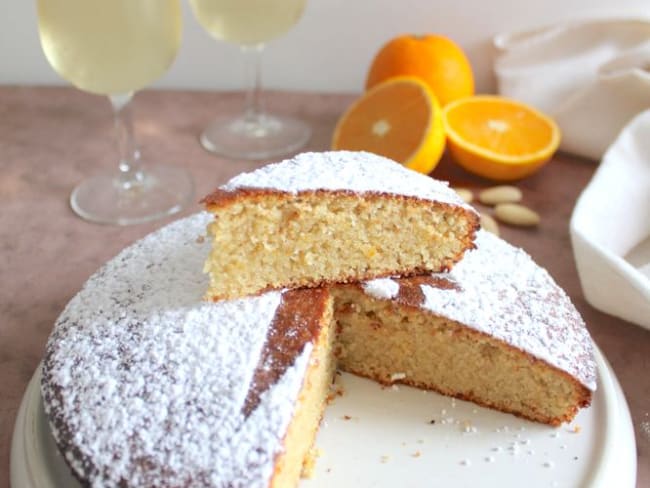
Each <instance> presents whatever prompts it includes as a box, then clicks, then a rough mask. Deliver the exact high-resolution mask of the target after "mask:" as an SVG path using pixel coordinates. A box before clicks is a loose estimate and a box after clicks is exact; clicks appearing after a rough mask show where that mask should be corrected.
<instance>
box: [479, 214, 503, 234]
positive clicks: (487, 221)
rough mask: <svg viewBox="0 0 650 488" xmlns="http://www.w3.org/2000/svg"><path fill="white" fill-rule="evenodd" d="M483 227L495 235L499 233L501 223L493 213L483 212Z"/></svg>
mask: <svg viewBox="0 0 650 488" xmlns="http://www.w3.org/2000/svg"><path fill="white" fill-rule="evenodd" d="M481 228H482V229H485V230H486V231H488V232H491V233H492V234H494V235H495V236H498V235H499V224H497V221H496V220H494V219H493V218H492V216H491V215H488V214H486V213H483V212H481Z"/></svg>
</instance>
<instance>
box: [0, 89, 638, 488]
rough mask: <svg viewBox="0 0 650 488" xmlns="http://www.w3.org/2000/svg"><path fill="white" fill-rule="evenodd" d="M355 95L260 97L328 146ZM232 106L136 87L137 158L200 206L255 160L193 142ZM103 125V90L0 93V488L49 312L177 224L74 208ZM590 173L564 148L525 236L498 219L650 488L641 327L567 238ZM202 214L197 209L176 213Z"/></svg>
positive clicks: (527, 185)
mask: <svg viewBox="0 0 650 488" xmlns="http://www.w3.org/2000/svg"><path fill="white" fill-rule="evenodd" d="M352 99H353V96H351V95H323V94H309V93H269V94H267V105H268V107H269V108H270V109H272V110H274V111H277V112H284V113H291V114H294V115H297V116H299V117H301V118H303V119H305V120H306V121H308V122H309V123H310V124H311V126H312V128H313V136H312V138H311V141H310V143H309V145H308V146H307V148H306V149H307V150H325V149H327V148H328V145H329V141H330V137H331V134H332V130H333V128H334V124H335V122H336V120H337V118H338V117H339V116H340V114H341V113H342V111H343V110H344V108H345V107H346V106H347V105H348V104H349V103H350V101H351V100H352ZM240 103H241V94H237V93H209V92H188V91H145V92H142V93H139V94H138V95H137V97H136V99H135V118H136V127H137V129H136V131H137V134H138V138H139V142H140V144H141V147H142V153H143V157H144V159H145V160H146V161H152V162H154V161H160V162H163V161H164V162H174V163H178V164H180V165H184V166H185V167H187V168H188V169H189V170H190V171H191V172H192V175H193V176H194V178H195V181H196V198H195V199H194V201H195V202H198V200H199V198H200V197H201V196H203V195H205V194H206V193H208V192H209V191H210V190H211V189H213V188H214V187H215V186H216V185H219V184H221V183H223V182H225V181H226V180H227V179H228V178H229V177H231V176H233V175H235V174H236V173H239V172H241V171H245V170H250V169H253V168H255V167H257V166H259V165H260V164H261V163H260V162H241V161H231V160H226V159H223V158H218V157H216V156H214V155H212V154H210V153H207V152H206V151H204V150H203V149H202V148H201V146H200V145H199V143H198V138H197V136H198V134H199V133H200V131H201V129H202V128H203V127H204V126H205V125H206V124H207V123H208V122H209V121H210V119H211V117H213V116H215V115H216V114H218V113H224V112H227V111H231V112H236V111H237V110H238V109H239V107H240ZM111 129H112V127H111V119H110V109H109V105H108V103H107V101H106V100H105V99H102V98H101V97H96V96H92V95H87V94H84V93H82V92H79V91H77V90H74V89H71V88H46V87H0V202H1V204H2V207H1V211H0V249H1V251H0V297H1V300H0V317H2V319H1V321H0V487H7V486H9V451H10V445H11V434H12V431H13V425H14V420H15V416H16V413H17V410H18V406H19V404H20V400H21V397H22V395H23V392H24V391H25V387H26V386H27V383H28V381H29V379H30V377H31V376H32V373H33V372H34V369H35V368H36V366H37V365H38V363H39V361H40V359H41V357H42V355H43V349H44V346H45V342H46V340H47V337H48V335H49V333H50V331H51V329H52V324H53V323H54V321H55V319H56V317H57V316H58V315H59V313H60V312H61V311H62V309H63V307H64V306H65V304H66V303H67V301H68V300H69V299H70V298H71V297H72V296H73V295H74V294H75V292H77V290H79V288H80V287H81V285H82V284H83V282H84V281H85V280H86V279H87V278H88V277H89V276H90V274H92V273H93V272H94V271H95V270H96V269H97V268H98V267H99V266H100V265H101V264H102V263H104V262H105V261H106V260H108V259H109V258H110V257H112V256H113V255H115V254H116V253H117V252H118V251H119V250H121V249H122V248H123V247H124V246H125V245H127V244H129V243H131V242H133V241H134V240H136V239H138V238H140V237H142V236H144V235H145V234H147V233H149V232H151V231H152V230H154V229H156V228H158V227H160V226H161V225H163V224H165V223H167V222H169V221H171V220H173V218H168V219H165V220H161V221H157V222H153V223H149V224H142V225H137V226H131V227H117V226H106V225H96V224H91V223H87V222H85V221H83V220H81V219H80V218H78V217H76V216H75V215H74V214H73V213H72V211H71V210H70V207H69V204H68V197H69V194H70V191H71V189H72V187H73V186H74V185H75V184H76V183H77V182H78V181H80V180H81V179H82V178H83V177H85V176H87V175H91V174H92V173H93V172H95V171H97V170H99V169H100V168H112V167H114V165H115V164H116V161H115V158H116V154H115V151H114V147H113V139H112V133H111ZM594 168H595V164H594V163H593V162H590V161H586V160H581V159H578V158H575V157H570V156H566V155H561V154H560V155H556V156H555V158H554V160H553V161H552V162H551V163H550V164H549V165H548V166H546V167H545V168H544V169H543V170H542V171H541V172H539V173H537V174H536V175H535V176H533V177H530V178H528V179H526V180H523V181H521V182H520V183H518V184H519V186H520V187H521V188H522V189H523V191H524V202H525V203H526V204H528V205H529V206H530V207H532V208H534V209H535V210H537V211H538V212H539V213H540V214H541V216H542V222H541V225H540V226H539V228H537V229H534V230H522V229H514V228H507V227H505V226H503V227H502V236H503V237H504V238H505V239H506V240H508V241H510V242H511V243H513V244H516V245H519V246H521V247H523V248H524V249H526V250H527V251H528V252H529V253H530V254H531V255H532V256H533V258H534V259H535V260H536V261H537V262H538V263H539V264H541V265H542V266H545V267H546V268H548V270H549V271H550V273H551V274H552V275H553V276H554V277H555V279H556V280H557V282H558V283H559V284H560V285H561V286H562V287H564V289H565V290H566V291H567V293H568V294H569V295H570V296H571V298H572V299H573V301H574V303H575V305H576V306H577V308H578V309H579V310H580V312H581V313H582V314H583V316H584V319H585V321H586V323H587V325H588V327H589V331H590V332H591V334H592V336H593V337H594V339H595V341H596V343H597V344H598V345H599V346H600V348H601V349H602V350H603V352H604V354H605V356H606V357H607V358H608V359H609V361H610V363H611V364H612V366H613V369H614V371H615V372H616V374H617V376H618V379H619V381H620V383H621V385H622V387H623V390H624V392H625V395H626V397H627V401H628V404H629V407H630V410H631V412H632V419H633V423H634V428H635V432H636V438H637V452H638V473H637V485H638V486H643V487H646V486H650V438H649V436H648V430H647V429H648V424H647V422H649V421H650V417H649V414H648V411H649V410H650V374H648V373H649V372H650V332H649V331H647V330H644V329H642V328H641V327H638V326H636V325H632V324H629V323H627V322H624V321H622V320H618V319H616V318H614V317H611V316H608V315H605V314H603V313H600V312H598V311H596V310H595V309H594V308H592V307H591V306H590V305H589V304H587V303H586V301H585V299H584V297H583V295H582V291H581V289H580V285H579V281H578V276H577V274H576V269H575V263H574V260H573V256H572V252H571V245H570V241H569V234H568V222H569V218H570V215H571V210H572V208H573V205H574V203H575V200H576V198H577V196H578V195H579V193H580V190H581V189H582V188H583V187H584V186H585V184H586V183H587V182H588V181H589V179H590V177H591V175H592V173H593V171H594ZM434 176H436V177H439V178H441V179H448V180H450V181H451V182H452V184H456V185H464V186H469V187H471V188H481V187H485V186H488V185H489V184H490V183H489V182H487V181H484V180H481V179H479V178H475V177H472V176H471V175H469V174H467V173H465V172H464V171H462V170H461V169H459V168H457V167H456V166H455V165H454V164H453V163H452V162H451V161H450V160H449V159H448V158H447V157H445V158H444V159H443V161H442V163H441V164H440V165H439V167H438V168H437V169H436V170H435V171H434ZM603 198H607V196H606V195H603ZM199 208H200V206H199V205H198V203H194V204H193V205H192V206H191V207H190V208H188V209H187V210H186V211H185V212H183V214H189V213H192V212H195V211H197V210H199ZM603 286H607V284H606V283H603ZM15 488H19V487H15Z"/></svg>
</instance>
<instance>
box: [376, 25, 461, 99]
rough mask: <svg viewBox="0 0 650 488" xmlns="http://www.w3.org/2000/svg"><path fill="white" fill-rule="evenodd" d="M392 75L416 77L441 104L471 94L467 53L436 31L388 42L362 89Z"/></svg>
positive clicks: (408, 35) (381, 50)
mask: <svg viewBox="0 0 650 488" xmlns="http://www.w3.org/2000/svg"><path fill="white" fill-rule="evenodd" d="M395 76H416V77H418V78H420V79H421V80H422V81H424V82H425V83H426V84H427V85H429V88H431V90H433V93H434V94H435V95H436V97H437V98H438V101H439V102H440V104H441V105H442V106H445V105H446V104H448V103H449V102H452V101H454V100H456V99H458V98H463V97H468V96H471V95H473V94H474V75H473V73H472V66H471V65H470V64H469V60H468V59H467V56H465V53H464V52H463V50H462V49H461V48H460V47H459V46H458V44H456V43H455V42H454V41H452V40H451V39H449V38H447V37H444V36H441V35H437V34H428V35H413V34H405V35H401V36H398V37H395V38H394V39H391V40H390V41H388V43H387V44H385V45H384V46H383V47H382V48H381V49H380V50H379V52H378V53H377V55H376V56H375V58H374V59H373V61H372V64H371V66H370V70H369V71H368V78H367V79H366V90H367V89H369V88H372V87H373V86H375V85H376V84H378V83H381V82H382V81H385V80H387V79H389V78H393V77H395Z"/></svg>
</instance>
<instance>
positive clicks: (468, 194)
mask: <svg viewBox="0 0 650 488" xmlns="http://www.w3.org/2000/svg"><path fill="white" fill-rule="evenodd" d="M454 191H455V192H456V193H458V196H459V197H460V198H461V199H462V200H463V201H464V202H465V203H472V200H474V194H473V193H472V190H469V189H467V188H454Z"/></svg>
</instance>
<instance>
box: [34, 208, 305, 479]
mask: <svg viewBox="0 0 650 488" xmlns="http://www.w3.org/2000/svg"><path fill="white" fill-rule="evenodd" d="M211 219H212V217H211V216H210V215H208V214H198V215H195V216H193V217H190V218H188V219H185V220H182V221H179V222H177V223H175V224H172V225H170V226H167V227H165V228H163V229H161V230H160V231H158V232H156V233H154V234H152V235H150V236H149V237H147V238H145V239H143V240H142V241H140V242H138V243H136V244H135V245H134V246H132V247H130V248H128V249H126V250H124V251H123V252H122V253H120V254H119V255H118V256H117V257H116V258H114V259H113V260H112V261H110V262H109V263H108V264H107V265H106V266H104V267H103V268H102V269H101V270H100V271H99V272H98V273H96V274H95V275H94V276H93V277H92V278H91V279H90V280H89V281H88V282H87V284H86V285H85V286H84V288H83V289H82V291H81V292H80V293H79V294H78V295H77V296H76V297H74V299H73V300H72V301H71V302H70V303H69V304H68V306H67V307H66V309H65V311H64V312H63V314H62V315H61V317H60V318H59V320H58V321H57V323H56V325H55V330H54V332H53V335H52V337H51V339H50V341H49V343H48V348H47V354H46V360H45V364H44V377H43V383H42V392H43V396H44V399H45V409H46V412H47V414H48V416H49V418H50V419H51V420H52V423H53V433H54V436H55V438H56V439H57V442H59V443H61V442H68V440H67V439H71V441H70V444H71V446H72V449H67V451H68V452H69V454H68V457H67V459H68V462H69V464H70V465H71V466H72V468H73V469H74V470H75V471H76V472H77V473H78V474H80V475H81V476H82V477H83V478H86V479H88V480H89V482H90V484H91V486H97V487H99V486H107V485H111V486H117V485H118V484H120V483H121V482H123V481H126V482H127V484H128V486H134V487H135V486H163V485H164V486H190V485H191V486H198V487H201V486H267V485H268V480H269V479H270V476H271V473H272V470H273V463H274V457H275V455H276V453H277V452H278V450H279V449H280V446H281V443H282V439H283V436H284V432H285V430H286V427H287V425H288V423H289V421H290V419H291V417H292V415H293V408H294V403H295V400H296V397H297V394H298V391H299V389H300V386H301V384H302V377H303V374H304V370H305V369H306V367H307V361H308V357H309V354H310V351H311V345H307V346H306V347H305V349H304V350H303V352H302V353H301V355H299V357H298V358H297V360H296V362H295V363H294V365H293V366H292V367H290V368H289V369H288V370H287V371H286V372H285V373H284V375H283V376H282V378H281V379H280V381H279V382H278V383H277V384H276V385H275V386H274V387H272V388H271V389H269V390H268V391H266V392H264V393H263V394H262V396H261V397H260V404H259V406H258V407H257V409H256V410H255V411H253V412H252V413H251V415H250V416H249V417H248V418H244V416H243V415H242V406H243V404H244V400H245V397H246V394H247V392H248V388H249V385H250V383H251V380H252V374H253V371H254V369H255V366H256V365H257V363H258V361H259V357H260V353H261V351H262V348H263V345H264V341H265V339H266V335H267V331H268V327H269V325H270V324H271V321H272V319H273V316H274V314H275V311H276V309H277V308H278V305H279V304H280V301H281V295H282V293H281V292H271V293H267V294H264V295H261V296H259V297H254V298H248V299H243V300H237V301H232V302H221V303H209V302H205V301H203V300H202V296H203V294H204V292H205V289H206V287H207V282H206V276H205V275H204V274H203V273H201V272H200V270H201V266H202V264H203V261H204V260H205V257H206V255H207V253H208V251H209V243H198V242H196V238H197V236H199V235H201V234H202V233H203V232H204V231H205V226H206V224H207V223H208V222H210V221H211ZM72 453H75V454H74V455H73V454H72ZM217 468H218V469H217Z"/></svg>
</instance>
